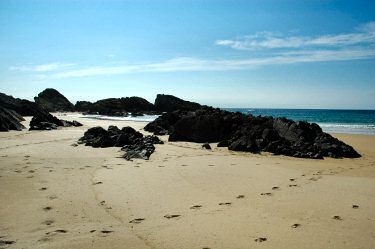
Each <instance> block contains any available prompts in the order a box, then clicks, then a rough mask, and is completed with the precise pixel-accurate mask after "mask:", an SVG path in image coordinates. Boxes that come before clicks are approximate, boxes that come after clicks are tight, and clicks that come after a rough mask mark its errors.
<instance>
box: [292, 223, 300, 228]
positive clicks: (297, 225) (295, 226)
mask: <svg viewBox="0 0 375 249" xmlns="http://www.w3.org/2000/svg"><path fill="white" fill-rule="evenodd" d="M300 226H301V224H298V223H296V224H293V225H292V228H297V227H300Z"/></svg>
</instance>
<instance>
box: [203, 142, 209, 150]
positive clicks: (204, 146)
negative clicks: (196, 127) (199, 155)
mask: <svg viewBox="0 0 375 249" xmlns="http://www.w3.org/2000/svg"><path fill="white" fill-rule="evenodd" d="M202 148H204V149H206V150H210V149H211V146H210V144H208V143H205V144H203V145H202Z"/></svg>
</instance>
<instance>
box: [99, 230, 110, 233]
mask: <svg viewBox="0 0 375 249" xmlns="http://www.w3.org/2000/svg"><path fill="white" fill-rule="evenodd" d="M100 232H101V233H104V234H109V233H113V231H110V230H102V231H100Z"/></svg>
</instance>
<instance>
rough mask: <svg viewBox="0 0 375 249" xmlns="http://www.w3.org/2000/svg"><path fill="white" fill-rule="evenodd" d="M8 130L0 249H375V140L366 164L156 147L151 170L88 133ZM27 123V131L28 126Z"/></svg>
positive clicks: (355, 140)
mask: <svg viewBox="0 0 375 249" xmlns="http://www.w3.org/2000/svg"><path fill="white" fill-rule="evenodd" d="M55 115H56V116H57V117H58V118H62V119H66V120H73V119H75V120H78V121H79V122H81V123H83V124H84V126H83V127H70V128H59V129H58V130H53V131H28V130H27V129H25V130H23V131H21V132H17V131H10V132H3V133H0V137H1V143H0V184H1V188H0V200H1V204H2V205H1V209H0V241H1V242H0V248H211V249H214V248H215V249H216V248H223V249H224V248H290V249H292V248H296V249H297V248H298V249H301V248H351V249H353V248H369V249H370V248H375V212H374V210H375V136H371V135H349V134H332V135H333V136H335V137H337V138H339V139H341V140H343V141H344V142H345V143H347V144H349V145H351V146H353V147H354V148H355V149H356V150H357V151H358V152H359V153H360V154H361V155H362V157H361V158H358V159H332V158H326V159H324V160H312V159H299V158H291V157H285V156H274V155H270V154H267V153H262V154H250V153H242V152H233V151H228V149H227V148H217V147H216V145H215V144H211V146H212V150H206V149H203V148H201V144H196V143H188V142H173V143H172V142H170V143H169V142H167V140H168V137H167V136H160V138H161V139H162V140H163V141H164V142H165V144H164V145H156V146H155V147H156V151H155V153H154V154H152V156H151V158H150V160H149V161H145V160H137V159H136V160H133V161H126V160H125V159H123V158H121V155H122V154H123V153H122V152H121V151H120V150H119V149H120V148H104V149H103V148H92V147H87V146H84V145H78V146H77V144H76V142H77V140H78V139H79V138H80V137H81V136H82V135H83V133H84V132H85V131H86V130H87V129H88V128H90V127H94V126H98V125H100V126H102V127H104V128H107V127H108V125H117V126H118V127H120V128H121V127H124V126H132V127H133V128H135V129H136V130H139V131H141V132H142V133H144V134H148V133H147V132H145V131H143V130H142V128H143V127H144V126H145V124H146V123H144V122H130V121H109V120H95V119H85V118H78V116H79V115H78V114H75V113H73V114H72V113H68V114H61V113H57V114H55ZM29 121H30V118H26V121H24V122H23V124H24V125H25V126H26V127H27V126H28V123H29Z"/></svg>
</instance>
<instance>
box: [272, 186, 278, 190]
mask: <svg viewBox="0 0 375 249" xmlns="http://www.w3.org/2000/svg"><path fill="white" fill-rule="evenodd" d="M279 189H280V188H279V187H276V186H275V187H272V190H279Z"/></svg>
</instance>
